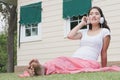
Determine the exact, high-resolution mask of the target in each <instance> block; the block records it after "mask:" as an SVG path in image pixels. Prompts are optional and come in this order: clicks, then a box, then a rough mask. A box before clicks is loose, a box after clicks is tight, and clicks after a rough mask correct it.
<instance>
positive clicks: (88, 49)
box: [72, 28, 110, 60]
mask: <svg viewBox="0 0 120 80" xmlns="http://www.w3.org/2000/svg"><path fill="white" fill-rule="evenodd" d="M80 31H81V33H82V38H81V40H80V48H79V49H78V50H77V51H76V52H75V53H74V54H73V55H72V57H77V58H82V59H86V60H98V56H99V54H100V53H101V49H102V45H103V39H104V37H105V36H106V35H110V31H109V30H108V29H106V28H102V29H101V31H100V32H99V33H98V34H97V35H95V36H89V35H88V34H87V32H88V29H83V30H80Z"/></svg>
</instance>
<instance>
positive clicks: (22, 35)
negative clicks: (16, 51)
mask: <svg viewBox="0 0 120 80" xmlns="http://www.w3.org/2000/svg"><path fill="white" fill-rule="evenodd" d="M37 25H38V26H37V28H38V35H31V36H25V30H26V28H25V25H21V30H20V31H21V32H20V42H30V41H37V40H42V32H41V31H42V29H41V23H38V24H37Z"/></svg>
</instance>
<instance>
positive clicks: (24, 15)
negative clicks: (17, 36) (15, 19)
mask: <svg viewBox="0 0 120 80" xmlns="http://www.w3.org/2000/svg"><path fill="white" fill-rule="evenodd" d="M40 22H41V2H39V3H34V4H30V5H26V6H22V7H21V8H20V24H33V23H40Z"/></svg>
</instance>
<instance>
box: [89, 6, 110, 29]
mask: <svg viewBox="0 0 120 80" xmlns="http://www.w3.org/2000/svg"><path fill="white" fill-rule="evenodd" d="M92 9H97V10H98V11H99V13H100V15H101V17H103V18H104V22H103V24H102V28H107V29H108V30H110V28H109V26H108V25H107V21H106V19H105V16H104V15H103V12H102V10H101V9H100V8H99V7H97V6H94V7H92V8H91V9H90V10H89V12H88V15H89V14H90V11H91V10H92ZM100 25H101V24H100ZM89 29H92V24H89Z"/></svg>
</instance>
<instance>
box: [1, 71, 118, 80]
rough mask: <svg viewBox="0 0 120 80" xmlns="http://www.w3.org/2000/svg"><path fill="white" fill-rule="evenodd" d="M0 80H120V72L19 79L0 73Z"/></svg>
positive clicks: (12, 75) (10, 74)
mask: <svg viewBox="0 0 120 80" xmlns="http://www.w3.org/2000/svg"><path fill="white" fill-rule="evenodd" d="M0 80H120V72H93V73H79V74H54V75H46V76H37V77H29V78H19V77H18V76H17V73H0Z"/></svg>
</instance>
